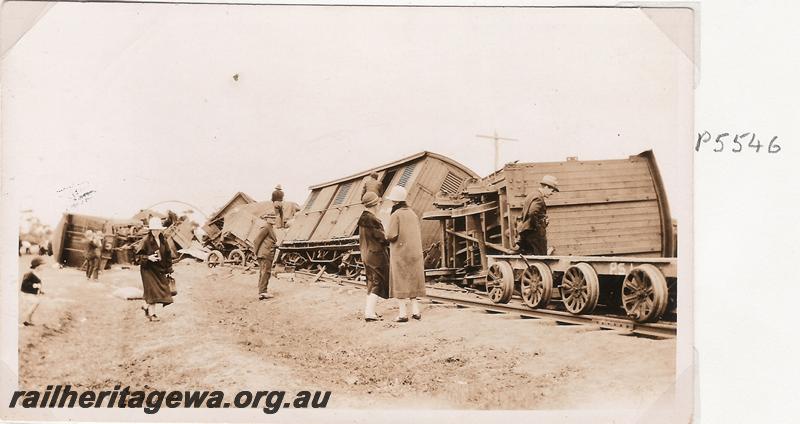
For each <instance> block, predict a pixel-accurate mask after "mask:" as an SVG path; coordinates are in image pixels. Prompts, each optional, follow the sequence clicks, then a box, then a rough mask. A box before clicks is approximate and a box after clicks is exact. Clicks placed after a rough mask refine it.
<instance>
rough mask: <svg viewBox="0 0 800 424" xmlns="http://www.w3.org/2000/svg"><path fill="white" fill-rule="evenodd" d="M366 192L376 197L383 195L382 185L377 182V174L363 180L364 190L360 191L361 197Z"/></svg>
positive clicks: (374, 173)
mask: <svg viewBox="0 0 800 424" xmlns="http://www.w3.org/2000/svg"><path fill="white" fill-rule="evenodd" d="M368 191H371V192H373V193H375V194H377V195H378V197H380V196H382V195H383V183H381V182H380V181H379V180H378V173H377V172H373V173H371V174H369V175H368V176H366V177H365V178H364V188H363V189H362V190H361V196H364V194H366V193H367V192H368Z"/></svg>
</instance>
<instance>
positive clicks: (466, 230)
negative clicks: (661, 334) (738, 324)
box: [423, 151, 677, 322]
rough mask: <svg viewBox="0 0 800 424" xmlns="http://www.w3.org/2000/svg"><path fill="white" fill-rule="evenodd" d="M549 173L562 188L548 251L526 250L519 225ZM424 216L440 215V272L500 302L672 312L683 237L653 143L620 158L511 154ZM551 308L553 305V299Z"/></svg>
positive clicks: (654, 315) (552, 202)
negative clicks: (528, 159) (538, 158)
mask: <svg viewBox="0 0 800 424" xmlns="http://www.w3.org/2000/svg"><path fill="white" fill-rule="evenodd" d="M545 175H553V176H555V177H556V178H557V179H558V182H559V188H560V192H557V193H554V194H553V195H552V196H551V197H550V198H548V199H547V200H546V204H547V213H548V217H549V225H548V227H547V239H548V255H547V256H533V255H521V254H520V253H519V252H518V250H517V248H516V240H517V236H518V234H517V230H516V224H517V222H518V221H519V220H520V219H521V214H522V208H523V206H524V205H523V203H524V200H525V196H526V195H527V194H529V193H530V192H532V191H533V190H536V189H537V188H538V187H539V182H540V181H541V179H542V177H543V176H545ZM436 206H437V207H438V209H437V210H433V211H429V212H427V213H425V214H424V215H423V218H424V219H425V220H432V221H438V222H439V223H440V230H439V232H440V245H439V248H440V252H439V253H440V256H441V261H440V263H439V264H437V266H436V267H433V268H432V269H427V270H426V275H427V276H428V277H430V278H432V279H438V280H446V281H452V282H455V283H457V284H464V285H472V286H478V287H483V288H485V290H486V292H487V294H488V295H489V297H490V299H491V300H492V301H493V302H495V303H507V302H509V301H510V299H511V298H512V296H513V295H514V294H515V293H517V294H519V295H520V297H521V299H522V301H523V302H524V303H525V304H526V305H527V306H529V307H531V308H545V307H548V305H550V303H551V302H553V303H554V304H558V303H560V304H562V305H563V307H564V308H565V309H566V310H567V311H569V312H571V313H573V314H590V313H592V312H593V311H595V309H596V308H597V307H598V305H601V306H603V307H604V308H605V309H606V310H611V311H612V312H613V311H614V310H616V311H619V310H620V309H623V310H624V313H625V314H626V315H627V316H629V317H630V318H631V319H633V320H634V321H637V322H654V321H657V320H659V319H660V318H661V317H662V316H663V315H664V314H665V313H667V312H673V311H674V309H675V307H676V298H677V261H676V259H675V256H676V250H675V239H674V237H673V236H674V234H673V222H672V218H671V216H670V211H669V205H668V203H667V198H666V192H665V190H664V187H663V183H662V180H661V176H660V174H659V171H658V167H657V165H656V162H655V157H654V155H653V153H652V152H651V151H647V152H644V153H641V154H639V155H635V156H631V157H629V158H627V159H619V160H599V161H579V160H576V159H571V160H567V161H565V162H552V163H513V164H507V165H506V166H504V167H503V168H502V169H500V170H499V171H497V172H495V173H493V174H491V175H489V176H488V177H485V178H482V179H473V180H470V181H467V182H465V184H464V187H463V189H462V190H461V193H460V194H459V195H457V196H450V197H448V198H443V199H439V200H437V202H436ZM550 307H553V305H551V306H550Z"/></svg>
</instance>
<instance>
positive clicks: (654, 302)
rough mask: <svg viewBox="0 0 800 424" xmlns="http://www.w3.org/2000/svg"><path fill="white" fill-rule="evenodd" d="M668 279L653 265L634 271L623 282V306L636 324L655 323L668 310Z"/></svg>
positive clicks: (640, 266)
mask: <svg viewBox="0 0 800 424" xmlns="http://www.w3.org/2000/svg"><path fill="white" fill-rule="evenodd" d="M668 296H669V292H668V289H667V279H666V278H664V274H662V273H661V271H660V270H659V269H658V268H656V267H655V266H653V265H650V264H642V265H639V266H637V267H636V268H634V269H632V270H631V271H630V272H629V273H628V275H626V276H625V281H623V282H622V306H623V307H624V308H625V313H626V314H628V316H629V317H630V318H631V319H633V320H634V321H636V322H655V321H658V319H659V318H661V315H663V314H664V311H665V310H666V309H667V300H668Z"/></svg>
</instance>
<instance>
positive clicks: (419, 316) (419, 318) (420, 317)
mask: <svg viewBox="0 0 800 424" xmlns="http://www.w3.org/2000/svg"><path fill="white" fill-rule="evenodd" d="M411 318H414V319H415V320H417V321H419V320H421V319H422V314H414V315H411Z"/></svg>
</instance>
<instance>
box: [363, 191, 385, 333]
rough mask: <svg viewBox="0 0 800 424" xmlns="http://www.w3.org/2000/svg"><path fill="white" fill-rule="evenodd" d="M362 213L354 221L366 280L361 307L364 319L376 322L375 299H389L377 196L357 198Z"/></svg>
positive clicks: (367, 194) (368, 195)
mask: <svg viewBox="0 0 800 424" xmlns="http://www.w3.org/2000/svg"><path fill="white" fill-rule="evenodd" d="M361 202H362V203H363V204H364V212H362V213H361V217H359V219H358V241H359V247H360V248H361V260H362V261H363V262H364V274H365V275H366V277H367V304H366V306H365V307H364V320H366V321H367V322H369V321H377V320H378V319H379V318H380V317H379V316H378V314H376V313H375V306H376V304H377V303H378V298H379V297H380V298H383V299H387V298H389V241H388V240H386V235H385V233H384V231H383V225H382V224H381V221H380V220H379V219H378V217H377V216H376V214H377V212H378V204H379V203H380V197H378V195H377V194H375V193H374V192H372V191H368V192H366V193H365V194H364V195H363V196H362V197H361Z"/></svg>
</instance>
